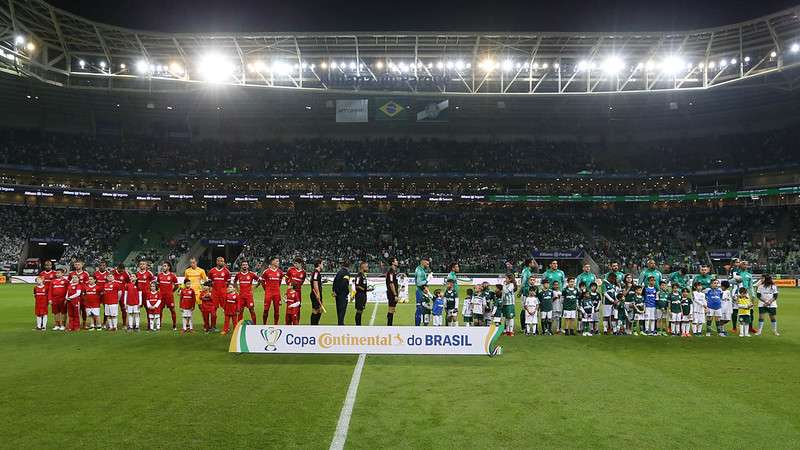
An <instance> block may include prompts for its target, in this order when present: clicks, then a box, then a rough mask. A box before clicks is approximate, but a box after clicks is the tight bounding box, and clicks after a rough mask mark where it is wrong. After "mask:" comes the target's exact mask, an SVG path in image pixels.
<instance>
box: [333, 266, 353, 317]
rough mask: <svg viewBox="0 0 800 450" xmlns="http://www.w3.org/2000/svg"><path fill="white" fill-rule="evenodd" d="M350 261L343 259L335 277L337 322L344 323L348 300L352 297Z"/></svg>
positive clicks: (334, 293)
mask: <svg viewBox="0 0 800 450" xmlns="http://www.w3.org/2000/svg"><path fill="white" fill-rule="evenodd" d="M349 267H350V261H347V260H342V262H341V265H340V268H339V271H338V272H336V276H335V277H334V278H333V295H334V296H335V297H336V323H337V324H338V325H339V326H342V325H344V317H345V314H347V301H348V299H349V298H350V269H349Z"/></svg>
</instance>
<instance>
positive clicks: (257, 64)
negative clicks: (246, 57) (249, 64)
mask: <svg viewBox="0 0 800 450" xmlns="http://www.w3.org/2000/svg"><path fill="white" fill-rule="evenodd" d="M253 68H254V69H256V72H264V71H265V70H267V65H266V64H265V63H264V61H262V60H260V59H259V60H258V61H256V62H255V63H254V64H253Z"/></svg>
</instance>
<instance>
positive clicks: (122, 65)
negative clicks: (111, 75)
mask: <svg viewBox="0 0 800 450" xmlns="http://www.w3.org/2000/svg"><path fill="white" fill-rule="evenodd" d="M126 67H128V66H126V65H125V63H122V64H120V65H119V68H120V69H122V70H125V68H126Z"/></svg>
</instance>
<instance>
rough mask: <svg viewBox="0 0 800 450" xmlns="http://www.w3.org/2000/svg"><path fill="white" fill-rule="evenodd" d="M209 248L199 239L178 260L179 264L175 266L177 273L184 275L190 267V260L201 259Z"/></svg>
mask: <svg viewBox="0 0 800 450" xmlns="http://www.w3.org/2000/svg"><path fill="white" fill-rule="evenodd" d="M207 249H208V246H207V245H206V244H205V243H204V242H203V240H202V239H198V240H197V241H196V242H195V243H194V244H192V246H191V247H190V248H189V251H188V252H186V253H184V254H183V255H181V257H180V258H178V263H177V264H176V265H175V272H176V273H179V274H182V273H183V271H184V270H186V268H187V267H189V260H190V259H192V258H197V259H200V256H201V255H202V254H203V253H205V252H206V250H207Z"/></svg>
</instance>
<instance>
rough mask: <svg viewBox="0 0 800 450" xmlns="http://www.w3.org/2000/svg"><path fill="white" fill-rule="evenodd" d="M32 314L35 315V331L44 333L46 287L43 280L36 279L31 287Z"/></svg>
mask: <svg viewBox="0 0 800 450" xmlns="http://www.w3.org/2000/svg"><path fill="white" fill-rule="evenodd" d="M33 302H34V304H33V313H34V315H36V330H37V331H44V330H46V329H47V306H48V305H49V301H48V298H47V286H46V285H45V284H44V278H42V277H36V286H34V287H33Z"/></svg>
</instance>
